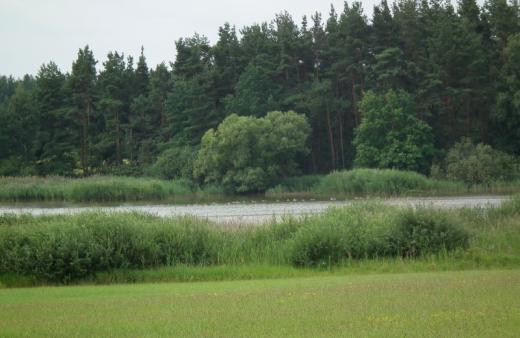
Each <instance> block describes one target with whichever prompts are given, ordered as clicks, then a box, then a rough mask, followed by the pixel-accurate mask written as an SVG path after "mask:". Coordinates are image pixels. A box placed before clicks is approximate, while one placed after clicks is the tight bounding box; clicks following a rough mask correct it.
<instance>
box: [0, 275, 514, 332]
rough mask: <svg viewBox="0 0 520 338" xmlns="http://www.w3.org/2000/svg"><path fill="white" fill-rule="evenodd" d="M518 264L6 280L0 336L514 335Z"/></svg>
mask: <svg viewBox="0 0 520 338" xmlns="http://www.w3.org/2000/svg"><path fill="white" fill-rule="evenodd" d="M519 300H520V270H495V271H464V272H436V273H407V274H372V275H343V276H320V277H312V278H286V279H273V280H253V281H224V282H202V283H159V284H133V285H114V286H74V287H44V288H31V289H5V290H0V304H2V306H0V318H1V320H0V336H1V337H28V336H30V337H92V336H99V337H101V336H103V337H157V336H169V337H259V336H262V337H339V336H341V337H345V336H347V337H382V336H384V337H403V336H415V337H419V336H420V337H515V336H518V335H519V334H520V303H519V302H520V301H519Z"/></svg>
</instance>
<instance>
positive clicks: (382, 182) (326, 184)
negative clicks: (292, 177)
mask: <svg viewBox="0 0 520 338" xmlns="http://www.w3.org/2000/svg"><path fill="white" fill-rule="evenodd" d="M457 187H458V185H457V183H452V182H446V181H436V180H431V179H428V178H427V177H426V176H424V175H421V174H418V173H416V172H413V171H400V170H392V169H354V170H348V171H347V170H345V171H335V172H332V173H330V174H328V175H327V176H325V177H324V178H323V179H322V180H321V182H320V184H319V185H317V186H316V188H315V191H317V192H319V193H335V194H343V195H367V194H377V195H399V194H402V193H406V192H412V191H429V190H435V189H446V190H450V189H455V188H457Z"/></svg>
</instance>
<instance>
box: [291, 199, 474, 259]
mask: <svg viewBox="0 0 520 338" xmlns="http://www.w3.org/2000/svg"><path fill="white" fill-rule="evenodd" d="M468 244H469V233H468V232H467V231H466V230H465V229H464V228H462V227H461V226H460V225H459V224H458V223H457V220H456V219H455V218H454V217H453V215H451V214H449V213H446V212H442V211H436V210H429V209H418V210H412V209H408V210H400V209H396V208H392V207H387V206H383V205H378V204H369V205H365V204H361V205H355V206H352V207H348V208H343V209H332V210H329V211H328V212H326V213H325V214H324V215H320V216H316V217H311V218H309V219H307V220H306V221H305V223H304V225H303V226H302V227H301V228H300V229H299V230H298V231H297V232H296V234H295V236H294V238H293V240H292V242H291V256H290V259H291V262H292V264H294V265H296V266H319V265H329V264H336V263H339V262H342V261H343V260H346V259H363V258H376V257H396V256H405V257H418V256H421V255H424V254H430V253H439V252H441V251H443V250H446V251H451V250H455V249H458V248H466V247H467V246H468Z"/></svg>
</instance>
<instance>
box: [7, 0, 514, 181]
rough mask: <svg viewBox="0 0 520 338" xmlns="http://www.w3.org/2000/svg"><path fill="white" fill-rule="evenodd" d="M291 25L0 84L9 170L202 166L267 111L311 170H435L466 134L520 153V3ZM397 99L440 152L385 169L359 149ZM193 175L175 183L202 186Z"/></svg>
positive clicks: (47, 69)
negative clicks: (229, 133) (159, 56)
mask: <svg viewBox="0 0 520 338" xmlns="http://www.w3.org/2000/svg"><path fill="white" fill-rule="evenodd" d="M295 20H296V19H295V18H293V17H292V16H291V15H290V14H289V13H287V12H284V13H280V14H278V15H276V17H275V18H274V20H273V21H271V22H266V23H261V24H254V25H251V26H247V27H243V28H241V29H239V30H238V31H237V29H236V28H235V27H234V26H233V25H232V24H228V23H226V24H224V25H223V26H222V27H220V28H219V35H218V36H219V38H218V41H216V43H215V44H213V45H212V44H210V42H209V40H208V39H207V38H206V37H204V36H201V35H198V34H195V35H194V36H191V37H186V38H181V39H179V40H177V41H176V43H175V46H176V57H175V61H173V62H171V63H170V64H164V63H163V64H159V65H157V66H155V67H152V68H150V67H149V65H147V62H146V57H145V50H144V49H142V51H141V55H139V57H138V58H137V60H135V59H134V58H133V57H131V56H125V55H123V54H122V53H119V52H117V51H113V52H110V53H109V54H108V55H107V56H106V57H105V58H104V61H102V67H99V65H97V64H98V62H101V61H98V60H97V59H96V57H95V56H94V53H93V51H92V50H91V49H90V48H89V47H88V46H86V47H85V48H83V49H80V50H79V52H78V54H77V58H76V60H74V61H73V62H72V68H71V71H70V72H63V71H62V70H60V69H59V68H58V67H57V65H56V64H55V63H53V62H52V61H50V62H48V63H46V64H43V65H42V66H41V68H40V70H39V72H38V73H37V74H36V75H35V76H32V75H26V76H24V77H23V78H22V79H15V78H13V77H7V76H1V77H0V175H4V176H5V175H42V176H46V175H65V176H84V175H92V174H115V175H153V174H154V173H157V172H159V173H160V172H164V170H162V171H161V170H160V169H161V168H159V170H154V168H155V169H157V167H158V166H159V167H160V166H161V165H167V164H168V163H170V164H171V163H172V162H174V163H173V164H172V165H173V166H175V165H177V166H178V165H179V163H180V164H182V165H184V163H187V162H190V161H193V156H195V155H194V154H196V152H197V151H198V149H199V148H200V145H201V138H202V136H203V135H204V134H205V133H206V131H208V130H209V129H211V128H215V127H217V126H218V125H219V123H221V122H222V121H224V119H225V118H226V117H228V116H230V115H232V114H236V115H239V116H252V117H255V118H258V119H260V118H264V117H266V116H267V113H268V112H271V111H295V112H297V113H299V114H302V115H304V116H305V117H306V120H307V121H308V124H309V125H310V130H309V133H310V136H309V137H308V139H307V141H306V142H307V148H308V151H306V152H302V153H301V154H299V155H298V156H297V158H296V159H295V161H296V163H297V167H298V168H297V169H298V171H299V172H301V173H309V174H310V173H326V172H330V171H332V170H336V169H343V168H351V167H352V166H354V165H356V163H357V164H359V165H360V166H369V167H370V166H376V167H381V166H386V167H403V168H404V169H413V170H417V171H421V172H425V173H428V172H429V171H430V168H431V166H432V164H434V163H436V162H437V161H441V160H442V159H443V158H444V157H445V155H446V152H447V150H448V149H449V148H450V147H452V146H453V145H454V144H455V143H457V142H458V141H459V140H461V138H463V137H464V138H469V139H471V140H472V141H473V142H475V143H479V142H482V143H485V144H489V145H491V146H493V147H494V148H496V149H499V150H501V151H503V152H506V153H509V154H511V155H520V34H519V33H520V7H519V5H518V3H517V2H516V1H514V2H507V1H506V0H488V1H486V2H485V3H484V5H483V6H479V5H478V4H477V3H476V1H474V0H460V1H459V2H458V3H457V5H456V6H455V7H454V6H452V5H451V2H450V1H441V0H431V1H414V0H398V1H396V2H395V3H387V2H386V1H382V2H381V3H380V4H379V5H377V6H375V8H374V11H373V15H372V17H371V18H368V17H367V16H366V15H365V14H364V13H363V9H362V5H361V3H360V2H354V3H349V4H347V3H345V6H344V8H342V9H335V8H333V7H331V9H330V13H328V15H323V14H321V13H315V14H313V15H311V16H310V17H304V18H303V19H302V20H301V22H300V23H298V22H297V21H295ZM165 43H168V41H165ZM172 55H173V51H172ZM98 69H99V71H98ZM389 101H391V102H389ZM392 102H394V103H395V104H394V103H392ZM399 102H401V103H402V104H403V105H404V106H403V107H402V110H404V111H406V112H410V113H411V114H412V115H413V116H412V117H413V120H410V119H409V118H408V117H407V118H406V119H401V120H399V121H400V122H399V121H398V122H399V123H401V124H402V125H403V128H404V127H406V126H407V124H408V129H410V130H409V132H407V133H404V134H403V135H402V136H399V137H402V138H403V139H406V140H408V142H410V141H409V140H410V139H413V138H414V137H415V136H413V135H412V136H410V135H411V134H414V133H415V134H417V133H420V131H421V130H424V131H427V132H428V133H430V134H431V145H432V147H431V149H430V150H428V152H427V154H426V153H425V154H426V155H425V156H424V157H422V158H421V161H422V162H423V163H413V161H414V159H411V160H410V161H411V163H406V164H405V165H402V166H401V165H400V164H399V163H397V164H396V163H394V162H393V161H392V159H386V160H385V161H386V162H385V161H383V162H381V163H383V165H381V164H380V163H379V164H377V163H374V158H373V156H372V155H371V153H370V152H369V151H368V150H367V149H368V148H366V147H364V148H363V147H359V145H358V143H359V142H361V141H360V140H357V139H356V135H358V136H359V137H357V138H358V139H361V138H363V137H364V136H363V135H366V138H367V139H369V138H370V137H373V135H372V136H371V135H370V133H371V130H372V134H373V133H374V132H375V133H377V132H378V130H379V129H377V126H376V127H373V128H371V127H370V126H364V127H363V128H360V125H361V123H362V121H363V119H364V114H365V112H367V114H371V115H370V116H373V117H374V118H376V119H377V114H378V113H377V107H378V105H379V106H382V107H383V108H384V109H386V108H385V105H388V106H391V107H390V108H388V109H394V110H395V111H399V109H400V107H401V106H400V103H399ZM403 102H404V103H403ZM392 104H393V106H392ZM396 109H397V110H396ZM371 111H373V112H371ZM367 116H368V115H367ZM381 118H382V119H383V120H382V121H379V124H381V123H382V124H385V123H387V124H393V123H394V122H395V123H397V122H396V121H397V120H386V121H385V117H384V116H382V117H381ZM407 121H408V122H407ZM409 121H412V122H413V123H412V124H411V125H409ZM246 122H247V121H246ZM246 122H244V123H246ZM374 123H376V122H374ZM376 124H377V123H376ZM417 137H419V138H421V137H423V136H422V134H421V135H419V136H417ZM376 143H377V142H376ZM412 143H413V142H412ZM381 146H384V145H381ZM412 146H413V144H412ZM376 147H377V145H376ZM356 150H358V152H359V154H358V155H359V156H358V157H357V159H356V156H357V155H356ZM388 151H389V152H388V154H390V153H391V152H390V151H391V150H388ZM396 156H398V155H396ZM273 158H274V157H273ZM182 165H181V166H182ZM185 169H186V168H184V167H182V168H180V169H179V170H176V171H174V172H175V174H174V175H172V176H191V175H192V171H191V170H189V168H188V169H187V170H185ZM294 172H296V171H294ZM170 178H171V177H170Z"/></svg>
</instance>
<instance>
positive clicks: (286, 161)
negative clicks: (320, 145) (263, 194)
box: [194, 111, 310, 193]
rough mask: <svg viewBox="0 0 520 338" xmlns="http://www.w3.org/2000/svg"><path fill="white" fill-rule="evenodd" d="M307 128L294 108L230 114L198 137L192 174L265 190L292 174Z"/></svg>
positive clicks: (246, 188)
mask: <svg viewBox="0 0 520 338" xmlns="http://www.w3.org/2000/svg"><path fill="white" fill-rule="evenodd" d="M309 133H310V127H309V124H308V122H307V120H306V118H305V117H304V116H302V115H299V114H296V113H295V112H292V111H290V112H286V113H282V112H279V111H277V112H270V113H268V114H267V116H266V117H264V118H255V117H252V116H238V115H235V114H233V115H230V116H228V117H227V118H226V119H225V120H224V121H223V122H222V123H221V124H220V125H219V126H218V128H217V129H215V130H214V129H210V130H209V131H208V132H206V134H205V135H204V137H203V138H202V144H201V149H200V151H199V153H198V156H197V159H196V161H195V168H194V175H195V176H196V177H198V178H199V179H201V180H203V181H204V183H208V184H214V183H216V184H222V185H223V186H224V187H225V188H226V189H227V190H229V191H233V192H240V193H245V192H257V191H263V190H265V189H267V188H268V187H270V186H272V185H273V184H274V183H276V182H277V181H278V180H280V179H281V178H283V177H284V176H289V175H293V174H295V173H296V171H297V165H296V157H297V156H298V155H299V154H302V153H306V152H307V151H308V149H307V147H306V142H307V137H308V135H309Z"/></svg>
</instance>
